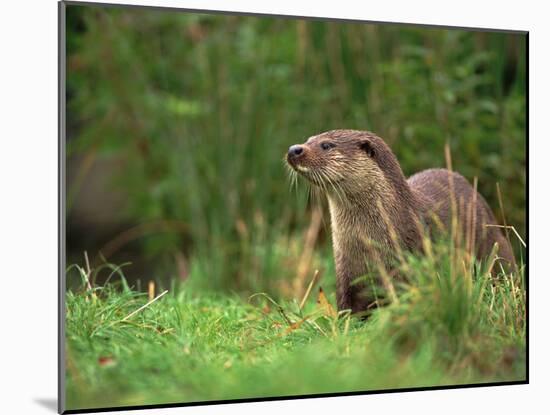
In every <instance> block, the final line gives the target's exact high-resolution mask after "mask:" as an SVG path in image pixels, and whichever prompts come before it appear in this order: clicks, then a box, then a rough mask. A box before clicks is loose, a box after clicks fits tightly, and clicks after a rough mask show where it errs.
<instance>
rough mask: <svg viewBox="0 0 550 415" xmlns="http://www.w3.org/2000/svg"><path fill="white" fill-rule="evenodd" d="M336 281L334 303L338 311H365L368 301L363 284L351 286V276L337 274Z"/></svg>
mask: <svg viewBox="0 0 550 415" xmlns="http://www.w3.org/2000/svg"><path fill="white" fill-rule="evenodd" d="M336 275H337V280H336V302H337V304H338V310H339V311H342V310H351V312H352V313H359V312H361V311H365V310H366V309H367V306H368V301H367V299H366V298H365V292H364V290H365V287H364V285H363V284H357V283H355V284H352V281H353V277H352V276H351V275H346V274H339V273H337V274H336Z"/></svg>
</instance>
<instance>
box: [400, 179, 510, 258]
mask: <svg viewBox="0 0 550 415" xmlns="http://www.w3.org/2000/svg"><path fill="white" fill-rule="evenodd" d="M407 182H408V184H409V186H410V187H411V189H412V191H413V193H414V194H415V195H416V196H417V197H418V198H419V199H421V200H422V201H423V203H422V204H423V205H424V206H427V207H428V209H427V211H425V212H423V216H424V218H425V220H426V221H427V222H428V223H430V222H431V221H430V218H431V217H433V215H434V214H435V215H436V216H437V217H438V218H439V220H440V221H441V222H442V223H443V224H444V225H445V226H449V224H450V223H451V219H452V200H453V195H454V200H455V201H456V208H457V217H458V221H459V224H460V227H461V229H462V232H463V235H465V236H466V235H468V237H470V236H471V235H472V229H473V230H474V231H475V241H476V247H477V249H476V253H477V256H478V258H481V257H486V256H487V255H489V254H490V252H491V250H492V248H493V245H494V243H495V242H497V243H498V245H499V247H500V248H499V256H500V257H502V258H504V259H505V260H506V261H507V262H509V263H511V264H514V258H513V253H512V248H511V246H510V243H509V242H508V240H507V239H506V238H504V235H503V234H502V232H501V230H500V229H499V228H497V227H494V226H490V227H488V226H485V225H496V224H497V221H496V219H495V217H494V215H493V213H492V212H491V209H490V208H489V205H488V204H487V202H486V201H485V199H484V198H483V196H481V194H479V192H476V191H475V190H474V188H473V187H472V186H471V185H470V183H468V181H467V180H466V179H465V178H464V177H463V176H461V175H460V174H458V173H456V172H451V171H449V170H445V169H430V170H424V171H422V172H420V173H417V174H415V175H413V176H411V177H410V178H409V179H408V180H407ZM474 210H475V215H472V212H473V211H474Z"/></svg>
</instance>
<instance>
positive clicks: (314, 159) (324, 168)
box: [286, 130, 404, 195]
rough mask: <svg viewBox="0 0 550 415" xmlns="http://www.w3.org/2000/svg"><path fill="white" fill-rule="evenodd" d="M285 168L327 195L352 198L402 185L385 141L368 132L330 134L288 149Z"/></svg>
mask: <svg viewBox="0 0 550 415" xmlns="http://www.w3.org/2000/svg"><path fill="white" fill-rule="evenodd" d="M286 160H287V162H288V164H289V165H290V166H291V167H292V168H293V169H294V170H295V171H296V172H297V173H298V174H300V175H301V176H303V177H304V178H306V179H307V180H308V181H310V182H311V183H312V184H314V185H316V186H319V187H320V188H321V189H323V190H324V191H325V192H326V193H329V194H330V193H333V192H334V193H344V194H346V195H353V194H355V193H364V192H365V191H366V190H369V189H371V190H373V191H374V190H377V189H379V190H380V191H384V189H389V188H390V187H391V184H392V183H393V182H402V181H404V177H403V174H402V172H401V169H400V167H399V163H398V162H397V159H396V158H395V156H394V155H393V153H392V151H391V150H390V148H389V147H388V146H387V145H386V144H385V143H384V141H383V140H382V139H381V138H379V137H377V136H376V135H374V134H372V133H369V132H367V131H357V130H333V131H327V132H325V133H322V134H319V135H315V136H313V137H310V138H309V139H308V140H307V141H306V142H305V143H304V144H295V145H292V146H290V148H289V149H288V153H287V156H286Z"/></svg>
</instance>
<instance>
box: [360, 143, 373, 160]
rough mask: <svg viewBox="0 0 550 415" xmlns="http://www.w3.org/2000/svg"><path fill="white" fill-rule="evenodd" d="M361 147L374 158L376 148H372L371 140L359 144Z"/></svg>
mask: <svg viewBox="0 0 550 415" xmlns="http://www.w3.org/2000/svg"><path fill="white" fill-rule="evenodd" d="M359 147H361V150H363V151H364V152H365V153H367V155H368V156H369V157H374V147H373V146H372V144H371V142H370V141H369V140H363V141H361V143H360V144H359Z"/></svg>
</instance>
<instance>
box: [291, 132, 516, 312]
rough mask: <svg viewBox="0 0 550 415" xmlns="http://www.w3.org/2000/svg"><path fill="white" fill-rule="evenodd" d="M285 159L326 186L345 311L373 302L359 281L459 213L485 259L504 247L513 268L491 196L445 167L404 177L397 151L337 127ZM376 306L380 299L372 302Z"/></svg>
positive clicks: (416, 245)
mask: <svg viewBox="0 0 550 415" xmlns="http://www.w3.org/2000/svg"><path fill="white" fill-rule="evenodd" d="M286 161H287V163H288V164H289V166H290V167H291V168H292V169H293V170H295V171H296V172H297V173H298V174H299V175H301V176H303V177H304V178H305V179H307V180H308V181H309V182H311V183H312V184H313V185H315V186H317V187H318V188H320V189H321V191H322V192H323V193H324V194H325V195H326V198H327V200H328V206H329V212H330V219H331V220H330V222H331V230H332V245H333V252H334V261H335V268H336V297H337V303H338V309H339V310H345V309H350V310H351V312H352V313H360V312H364V311H366V310H367V308H370V307H371V305H373V298H369V295H365V291H366V290H365V284H364V283H363V284H361V283H359V284H357V283H356V281H355V280H357V279H358V278H359V277H362V276H365V275H367V274H368V272H369V266H370V271H371V272H372V271H375V272H376V270H375V269H374V267H373V266H372V265H373V264H374V263H376V262H378V263H380V262H381V263H382V264H383V265H384V266H385V267H388V269H391V267H392V263H393V262H392V261H393V260H394V259H395V254H396V252H397V251H398V250H400V249H403V250H408V251H422V247H423V245H422V244H423V238H424V237H425V235H426V234H427V235H429V236H430V237H432V236H433V235H434V233H435V232H434V231H435V230H436V228H437V227H438V226H439V229H441V228H444V229H446V230H448V229H449V227H450V226H451V223H452V218H453V214H454V217H455V218H457V219H458V221H457V223H458V226H457V228H458V229H460V230H461V232H462V233H463V235H471V236H470V241H471V243H472V246H473V249H472V252H473V253H475V256H476V257H477V258H479V259H481V258H486V257H487V256H489V255H490V254H491V252H492V250H493V247H494V245H495V243H497V244H498V258H499V260H500V261H503V263H505V264H507V266H515V260H514V256H513V252H512V248H511V246H510V243H509V241H508V240H507V239H506V238H505V237H504V235H503V234H502V232H501V229H500V228H498V227H495V226H486V225H495V224H496V223H497V222H496V220H495V217H494V215H493V213H492V212H491V209H490V208H489V206H488V204H487V202H486V201H485V199H484V198H483V197H482V196H481V194H479V193H478V192H477V191H476V190H475V189H474V188H473V187H472V186H471V185H470V184H469V183H468V181H467V180H466V179H465V178H464V177H463V176H461V175H460V174H458V173H456V172H452V171H451V170H447V169H429V170H424V171H421V172H419V173H416V174H414V175H413V176H411V177H409V178H408V179H406V178H405V176H404V174H403V172H402V170H401V167H400V165H399V162H398V160H397V158H396V156H395V155H394V154H393V152H392V151H391V149H390V148H389V146H388V145H387V144H386V143H385V142H384V140H382V139H381V138H380V137H378V136H377V135H376V134H374V133H371V132H368V131H359V130H332V131H327V132H324V133H321V134H318V135H315V136H312V137H310V138H309V139H308V140H307V141H306V142H305V143H304V144H298V145H292V146H290V148H289V149H288V153H287V155H286ZM374 303H375V302H374Z"/></svg>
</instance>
